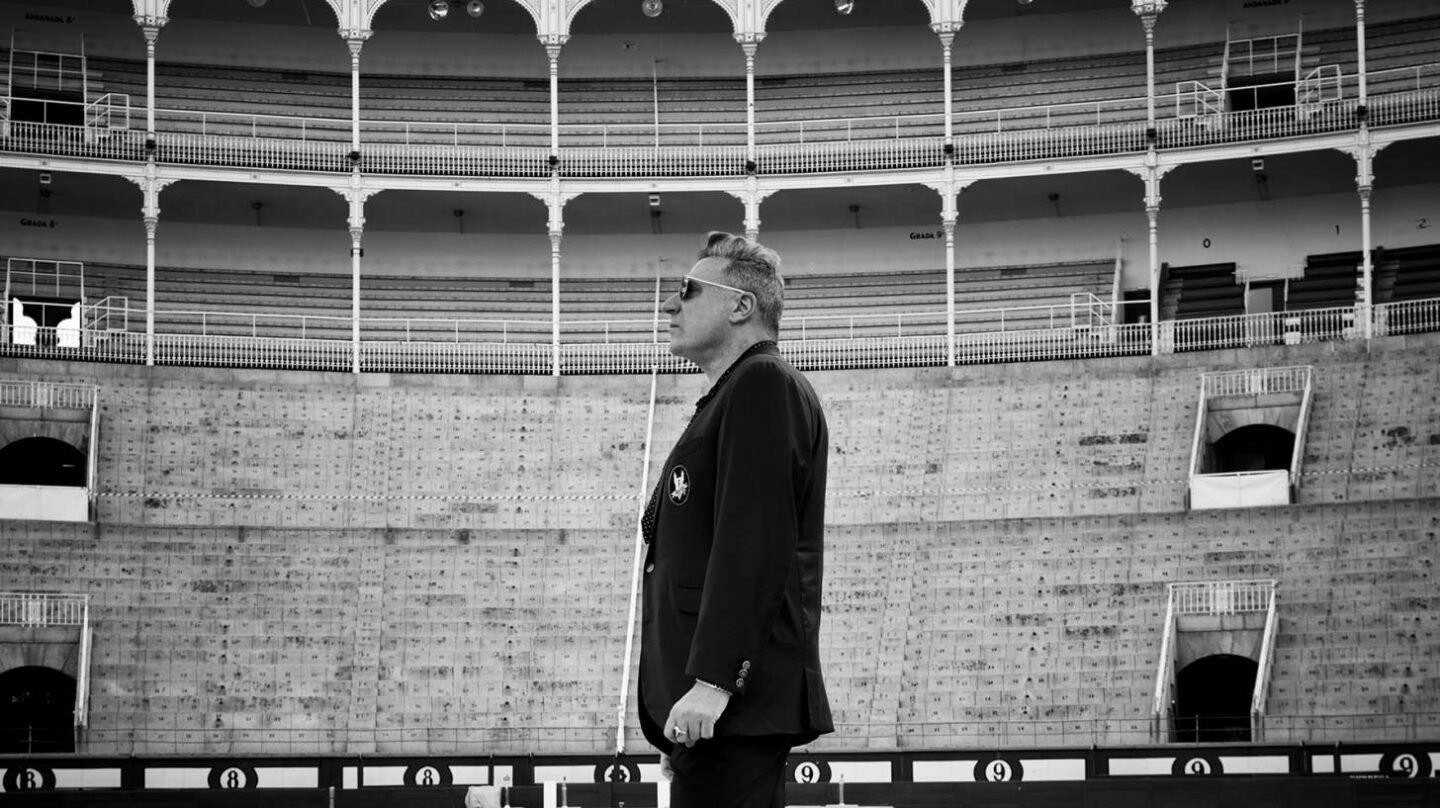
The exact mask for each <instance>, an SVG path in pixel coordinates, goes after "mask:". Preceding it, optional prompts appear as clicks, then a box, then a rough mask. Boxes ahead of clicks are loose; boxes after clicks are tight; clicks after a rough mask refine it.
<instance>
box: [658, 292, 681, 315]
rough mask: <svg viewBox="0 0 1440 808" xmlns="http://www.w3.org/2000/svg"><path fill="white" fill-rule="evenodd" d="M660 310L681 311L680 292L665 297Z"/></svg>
mask: <svg viewBox="0 0 1440 808" xmlns="http://www.w3.org/2000/svg"><path fill="white" fill-rule="evenodd" d="M660 310H661V311H663V312H665V313H666V314H674V313H675V312H677V311H679V310H680V293H679V292H674V293H672V294H671V295H670V296H669V297H667V298H665V302H664V303H661V304H660Z"/></svg>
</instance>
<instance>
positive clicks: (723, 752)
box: [670, 735, 791, 808]
mask: <svg viewBox="0 0 1440 808" xmlns="http://www.w3.org/2000/svg"><path fill="white" fill-rule="evenodd" d="M790 745H791V743H790V738H789V737H787V736H778V737H777V736H764V735H762V736H748V737H747V736H733V737H731V736H727V737H720V738H711V739H710V740H708V741H704V740H702V741H698V742H697V743H696V744H695V745H694V746H692V747H690V748H688V749H687V748H686V747H685V745H684V744H675V748H674V750H673V751H671V753H670V768H671V769H672V770H673V771H674V773H675V779H674V780H672V781H671V782H670V806H671V808H784V805H785V758H786V756H788V755H789V754H790Z"/></svg>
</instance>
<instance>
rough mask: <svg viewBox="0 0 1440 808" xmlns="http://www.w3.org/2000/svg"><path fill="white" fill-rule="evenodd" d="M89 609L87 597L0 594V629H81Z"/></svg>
mask: <svg viewBox="0 0 1440 808" xmlns="http://www.w3.org/2000/svg"><path fill="white" fill-rule="evenodd" d="M89 607H90V596H89V595H60V594H51V593H45V592H0V626H20V627H22V628H53V627H56V626H83V625H85V618H86V611H87V610H88V609H89Z"/></svg>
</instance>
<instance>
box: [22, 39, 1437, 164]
mask: <svg viewBox="0 0 1440 808" xmlns="http://www.w3.org/2000/svg"><path fill="white" fill-rule="evenodd" d="M1373 78H1374V79H1375V85H1376V86H1375V91H1374V92H1371V93H1370V95H1369V98H1368V104H1367V109H1366V119H1367V120H1368V121H1369V123H1370V125H1371V126H1392V125H1401V124H1410V123H1417V122H1425V121H1436V120H1440V69H1437V68H1436V66H1433V65H1419V66H1414V67H1408V68H1398V69H1389V70H1385V71H1377V72H1376V73H1375V74H1373ZM1323 79H1324V81H1323V89H1324V92H1320V93H1316V92H1308V93H1305V94H1304V95H1305V97H1304V99H1302V100H1303V103H1301V102H1297V103H1296V104H1292V105H1287V106H1282V107H1271V108H1265V109H1252V110H1243V111H1224V110H1223V107H1224V104H1223V100H1224V99H1222V98H1218V97H1217V98H1216V99H1215V100H1214V101H1213V102H1212V103H1208V104H1203V105H1196V104H1195V103H1194V93H1193V92H1190V91H1187V90H1182V91H1181V92H1177V93H1174V94H1162V95H1157V96H1156V99H1155V100H1156V105H1157V108H1159V109H1162V110H1170V109H1179V110H1181V111H1182V112H1181V113H1180V114H1177V115H1175V116H1174V117H1167V118H1162V119H1160V120H1158V121H1157V122H1156V133H1155V135H1156V139H1155V145H1156V147H1157V148H1159V149H1162V150H1163V149H1179V148H1192V147H1201V146H1211V145H1218V144H1224V143H1243V142H1253V141H1263V140H1273V139H1279V138H1291V137H1304V136H1309V135H1317V134H1325V133H1334V132H1343V131H1354V130H1356V129H1358V127H1359V125H1360V114H1359V112H1358V106H1359V99H1358V88H1355V87H1353V77H1346V76H1334V75H1332V74H1326V76H1324V77H1323ZM1292 84H1293V82H1292ZM1307 86H1308V85H1307ZM1248 89H1255V88H1248ZM1337 96H1338V97H1337ZM1187 98H1188V99H1189V102H1187V101H1186V99H1187ZM64 103H65V102H44V104H43V106H44V109H45V110H46V113H45V114H44V115H42V116H41V117H42V121H41V122H31V121H11V120H5V121H0V150H4V151H10V152H19V153H27V154H44V155H67V156H77V157H84V158H91V159H111V160H127V161H142V160H145V159H146V158H147V157H148V156H149V152H147V151H146V144H145V136H144V133H142V132H140V131H138V130H135V129H127V128H123V127H121V128H116V127H117V122H123V121H125V120H126V119H127V118H128V119H129V120H130V121H131V124H130V125H132V126H133V125H134V123H133V121H134V120H136V119H138V118H139V117H140V116H138V115H136V114H130V113H129V108H126V107H124V106H123V105H122V104H121V103H120V101H119V99H118V98H111V99H110V100H109V101H107V103H106V106H105V114H104V115H103V116H98V117H97V116H95V115H93V112H94V110H93V109H92V110H91V112H92V114H91V115H90V116H89V117H88V118H87V117H86V114H85V110H84V109H83V107H82V108H78V109H76V110H74V111H70V112H65V114H56V115H50V114H49V110H50V107H51V106H56V107H57V110H58V107H59V106H61V105H63V104H64ZM1187 103H1189V106H1187ZM1145 106H1146V105H1145V99H1144V98H1143V97H1140V98H1134V97H1127V98H1116V99H1105V100H1101V101H1093V102H1078V103H1072V104H1051V105H1043V106H1035V107H1016V108H1005V109H995V110H979V111H965V112H959V113H956V114H955V115H954V116H953V117H952V121H951V123H952V130H953V132H954V140H953V143H952V144H951V149H950V154H949V155H948V156H947V153H946V148H945V145H946V144H945V143H944V138H943V133H944V120H943V116H940V115H937V114H935V113H927V114H919V115H908V116H906V115H901V116H876V117H853V118H836V119H819V120H801V121H775V122H765V123H759V124H757V126H756V134H755V137H756V155H755V160H756V162H755V165H754V171H755V172H756V173H759V174H762V175H784V174H809V173H824V172H834V171H870V170H896V169H909V168H924V167H938V166H941V165H944V164H945V163H946V161H947V159H948V160H950V161H952V162H955V163H958V164H961V165H984V164H991V163H1014V162H1024V161H1033V160H1057V159H1066V158H1075V157H1091V156H1102V155H1113V154H1128V153H1136V152H1142V151H1145V150H1146V149H1147V148H1148V147H1149V145H1150V141H1149V140H1148V139H1147V131H1146V129H1147V123H1146V119H1145V113H1144V109H1145ZM137 109H138V108H137ZM1186 110H1188V112H1186ZM52 119H53V120H91V121H92V124H93V125H89V126H83V125H68V124H62V123H55V122H48V121H52ZM156 121H157V122H156V127H157V129H158V130H159V131H158V132H157V135H156V141H155V152H154V156H155V158H156V160H158V161H159V162H161V163H166V164H182V165H184V164H190V165H204V166H221V167H226V166H233V167H239V168H262V169H276V170H290V171H319V172H326V173H348V172H349V171H351V170H352V168H353V167H354V163H353V162H352V159H351V156H350V153H351V150H352V147H351V140H350V138H351V127H352V124H351V121H350V120H349V119H348V118H314V117H286V116H270V115H260V114H249V113H225V112H206V113H194V112H182V111H175V110H163V109H157V110H156ZM558 131H559V149H558V152H557V153H555V154H553V155H552V154H551V151H552V150H551V147H550V142H549V127H548V126H543V125H538V124H523V125H521V124H504V125H501V124H441V123H427V122H405V121H368V120H367V121H361V137H360V142H361V145H360V163H359V166H360V168H361V169H362V170H365V171H369V172H373V173H379V174H400V175H445V176H503V177H545V176H549V175H550V173H551V172H552V170H553V171H555V172H558V173H559V175H560V176H562V177H629V176H646V177H653V176H685V177H690V176H697V177H703V176H743V175H744V174H745V173H747V171H749V170H750V166H749V165H748V164H747V153H746V147H745V145H744V132H743V130H742V131H740V132H739V133H738V136H737V130H736V124H734V123H729V122H724V123H685V124H661V125H657V126H654V127H649V128H647V127H645V126H643V125H635V124H629V125H623V126H620V125H616V126H607V125H603V124H565V125H561V126H560V127H558ZM552 156H553V157H554V159H555V162H554V163H553V164H552V162H551V158H552Z"/></svg>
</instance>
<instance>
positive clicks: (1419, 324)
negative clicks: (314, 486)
mask: <svg viewBox="0 0 1440 808" xmlns="http://www.w3.org/2000/svg"><path fill="white" fill-rule="evenodd" d="M1142 305H1148V304H1142ZM1047 310H1054V313H1053V315H1052V316H1050V317H1048V318H1042V319H1039V320H1037V319H1036V311H1047ZM110 314H111V315H112V317H113V318H114V319H116V320H119V319H123V320H124V321H125V322H128V323H129V324H130V326H131V328H136V327H137V324H140V323H144V322H145V319H146V318H145V312H144V311H143V310H139V309H129V310H127V311H125V312H124V313H123V318H122V317H121V316H120V313H119V312H114V311H112V312H110ZM202 314H203V315H204V316H203V317H202V316H200V315H202ZM182 315H183V316H182ZM1360 316H1362V315H1360V314H1359V309H1358V307H1354V308H1351V307H1346V308H1335V309H1317V310H1312V311H1305V312H1298V313H1297V312H1276V313H1271V314H1257V315H1241V316H1236V317H1215V318H1207V319H1205V320H1180V321H1171V320H1167V321H1164V322H1162V323H1161V324H1160V325H1161V328H1160V329H1159V333H1160V337H1161V344H1160V345H1159V346H1158V347H1159V348H1160V350H1159V351H1158V352H1160V353H1165V352H1171V351H1194V350H1217V349H1224V348H1234V347H1244V346H1260V345H1280V344H1295V343H1299V342H1312V341H1332V340H1346V339H1361V338H1363V329H1361V328H1357V327H1355V325H1354V323H1355V321H1356V319H1357V317H1360ZM1296 317H1298V319H1299V320H1300V322H1301V325H1302V330H1300V331H1288V330H1286V329H1285V328H1284V325H1285V323H1286V321H1287V320H1290V319H1294V318H1296ZM1375 317H1376V321H1377V323H1383V324H1384V325H1385V327H1384V328H1380V327H1377V328H1376V329H1375V334H1376V335H1377V336H1384V335H1386V334H1392V333H1416V332H1419V331H1422V330H1423V331H1431V332H1433V331H1440V298H1432V299H1429V300H1418V301H1407V302H1403V303H1387V304H1383V305H1380V306H1376V307H1375ZM155 322H156V332H155V337H154V341H153V355H152V354H150V353H147V350H148V349H147V344H148V343H149V340H147V337H146V335H145V334H144V333H142V332H140V331H133V330H132V331H116V330H109V329H99V328H79V329H77V330H76V334H75V336H74V338H73V339H67V340H66V341H64V342H61V341H58V340H56V339H53V338H50V339H47V338H46V335H47V332H48V331H54V330H55V329H40V328H36V327H34V326H16V327H12V326H10V325H4V326H0V355H4V356H16V357H28V358H37V359H67V360H77V359H78V360H89V361H98V362H119V363H138V362H146V361H147V360H148V361H153V362H154V363H156V364H167V365H194V366H210V367H256V368H276V369H281V368H293V369H308V370H334V371H354V372H365V371H377V372H401V371H403V372H415V373H507V374H556V375H558V374H574V373H649V372H650V370H651V368H652V367H658V368H659V369H660V370H662V371H664V372H667V373H688V372H694V371H695V370H696V368H695V367H694V366H693V365H691V364H690V363H689V362H686V361H684V360H680V359H677V358H675V357H673V356H671V355H670V353H669V350H668V348H667V347H666V345H665V343H664V342H661V341H659V338H657V336H656V330H655V322H654V321H653V320H651V319H648V318H647V319H643V320H640V319H630V320H623V319H622V320H608V321H607V320H588V321H562V322H561V323H560V328H559V334H560V339H559V341H558V342H557V341H556V340H555V338H554V324H553V323H552V322H551V321H549V320H533V319H532V320H455V319H447V320H434V319H430V320H405V319H373V320H372V319H362V320H361V323H360V339H359V341H358V342H357V341H356V340H355V339H354V336H353V329H352V328H351V325H350V320H349V318H342V317H323V316H316V315H305V316H301V315H284V316H282V315H264V314H259V313H257V314H253V315H251V314H241V313H236V312H208V313H204V312H169V311H163V310H162V311H157V312H156V316H155ZM955 322H956V330H955V331H954V332H953V334H947V332H946V325H945V324H946V315H945V312H944V311H943V310H934V309H931V310H927V311H919V312H903V313H891V314H888V315H878V316H866V317H862V316H860V315H840V316H838V317H836V316H829V315H812V316H808V317H804V318H794V319H791V320H789V321H787V322H786V325H785V329H784V331H783V332H782V334H781V340H780V342H781V349H782V351H783V352H784V353H785V354H786V356H787V357H789V358H790V359H791V361H793V362H795V363H796V364H797V365H799V366H801V367H805V368H808V369H841V368H866V367H926V366H934V365H945V364H948V362H949V360H950V355H951V351H952V345H953V355H954V361H955V363H956V364H970V363H995V362H1016V361H1036V360H1062V359H1090V358H1100V357H1107V356H1135V355H1144V354H1150V353H1153V352H1156V350H1155V348H1156V347H1157V346H1154V345H1152V344H1151V341H1150V336H1151V329H1150V326H1149V324H1147V323H1128V324H1126V323H1116V322H1114V321H1113V319H1109V318H1108V316H1107V315H1105V314H1104V313H1103V312H1097V310H1096V308H1095V306H1094V305H1085V306H1073V307H1072V306H1046V307H1019V308H1011V309H989V310H976V311H963V310H962V311H959V312H956V317H955ZM1397 322H1399V323H1402V324H1403V327H1401V326H1397ZM1307 324H1308V325H1307ZM322 326H323V327H322ZM1305 328H1309V329H1310V330H1304V329H1305ZM1296 335H1298V336H1299V337H1300V338H1292V337H1295V336H1296ZM4 390H5V388H3V387H0V395H7V394H5V393H4V392H3V391H4Z"/></svg>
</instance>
